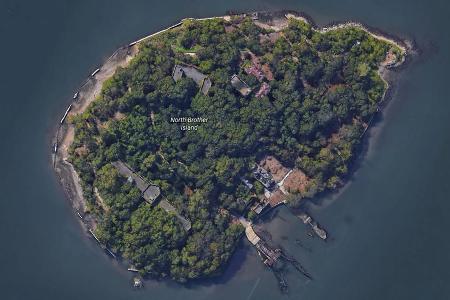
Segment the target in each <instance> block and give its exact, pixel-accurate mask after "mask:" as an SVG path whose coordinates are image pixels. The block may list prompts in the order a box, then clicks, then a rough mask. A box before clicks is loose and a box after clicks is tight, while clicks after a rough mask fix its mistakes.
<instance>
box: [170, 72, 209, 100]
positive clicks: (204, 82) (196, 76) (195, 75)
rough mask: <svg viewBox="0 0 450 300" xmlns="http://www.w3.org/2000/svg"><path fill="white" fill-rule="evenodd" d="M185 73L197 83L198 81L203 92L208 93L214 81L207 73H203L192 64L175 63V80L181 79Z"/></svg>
mask: <svg viewBox="0 0 450 300" xmlns="http://www.w3.org/2000/svg"><path fill="white" fill-rule="evenodd" d="M183 74H184V75H185V76H186V77H188V78H190V79H192V80H194V81H195V83H197V85H198V86H199V87H200V90H201V91H202V93H203V94H205V95H206V94H208V91H209V89H210V88H211V86H212V82H211V80H210V79H209V78H208V76H207V75H205V74H203V73H201V72H200V71H199V70H197V69H196V68H194V67H191V66H182V65H175V67H174V68H173V72H172V78H173V80H175V82H176V81H178V80H180V79H181V78H182V77H183Z"/></svg>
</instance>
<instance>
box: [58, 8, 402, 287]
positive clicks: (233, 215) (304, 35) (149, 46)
mask: <svg viewBox="0 0 450 300" xmlns="http://www.w3.org/2000/svg"><path fill="white" fill-rule="evenodd" d="M407 52H408V49H407V46H405V44H404V43H403V42H402V41H401V40H396V39H391V38H389V37H387V36H386V35H382V34H379V33H377V32H376V31H373V30H369V29H367V27H365V26H363V25H361V24H357V23H351V22H350V23H343V24H335V25H332V26H328V27H325V28H318V27H317V26H315V25H314V23H313V22H312V21H311V20H310V19H309V18H307V17H306V16H304V15H303V14H299V13H295V12H278V13H273V12H270V13H252V14H236V15H230V16H225V17H215V18H206V19H184V20H182V21H181V22H180V23H178V24H175V25H174V26H171V27H170V28H168V29H165V30H162V31H161V32H158V33H156V34H152V35H150V36H148V37H145V38H143V39H141V40H138V41H136V42H132V43H130V44H129V45H126V46H124V47H121V48H120V49H119V50H118V51H116V52H115V53H114V54H113V55H112V56H111V57H110V58H109V59H108V60H107V61H106V62H105V64H104V65H102V66H101V67H99V68H98V69H96V70H95V71H94V72H93V73H92V74H91V75H90V76H89V78H88V80H87V81H86V82H85V83H84V84H83V86H82V87H81V88H80V90H79V91H77V92H76V93H75V95H74V96H73V98H74V99H73V103H72V104H71V105H70V106H69V107H68V108H67V110H66V111H65V114H64V116H63V118H62V119H61V121H60V126H59V128H58V133H57V136H56V138H55V143H54V152H55V157H54V164H55V170H56V171H57V173H58V175H59V176H60V178H61V182H62V184H63V186H64V187H65V188H66V191H67V193H68V195H69V197H70V198H71V200H72V203H73V204H74V207H75V209H76V212H77V214H78V216H79V217H80V219H82V221H83V223H84V224H85V225H86V226H87V228H88V229H89V232H90V233H91V234H92V236H93V237H94V238H95V239H96V240H97V241H98V242H99V243H100V244H101V245H102V246H103V247H104V248H105V249H106V250H107V251H108V253H110V255H112V256H113V257H120V258H121V259H123V260H125V261H126V262H127V263H129V264H130V265H131V267H130V270H132V271H136V272H139V273H140V274H141V275H142V276H148V277H151V278H158V279H160V278H171V279H173V280H176V281H179V282H186V281H189V280H194V279H198V278H206V277H210V276H216V275H217V274H220V273H221V271H222V270H223V267H224V265H226V263H227V261H229V259H230V257H231V256H232V254H233V252H234V251H235V249H236V247H237V245H238V242H239V240H240V239H241V237H242V236H243V234H246V235H247V237H248V239H249V241H250V242H251V243H252V244H254V245H255V246H257V247H259V248H257V249H258V251H260V252H262V253H264V254H266V256H267V259H266V260H265V262H266V263H267V264H268V265H271V264H272V263H273V260H275V259H276V258H278V257H279V256H280V255H281V254H280V253H279V252H277V250H275V251H272V250H271V249H267V247H265V245H264V244H261V243H260V238H259V237H258V236H257V235H256V234H255V232H254V231H253V230H252V227H251V223H252V221H255V220H256V219H258V218H259V217H260V216H261V215H262V214H264V212H266V211H268V210H270V209H272V208H274V207H276V206H278V205H287V206H289V207H290V208H292V209H295V208H297V207H299V205H300V204H301V202H302V201H304V200H305V199H310V198H312V197H314V196H317V195H318V194H320V193H324V192H328V191H333V190H336V189H337V188H339V187H341V186H343V184H344V183H345V182H346V179H348V176H349V175H350V174H351V172H352V170H353V166H354V162H355V160H356V159H357V158H358V155H359V154H360V153H361V148H362V147H361V145H362V141H363V138H364V135H365V132H366V130H367V129H368V128H369V127H370V124H371V122H372V120H373V118H374V116H375V115H376V114H377V112H378V111H380V109H381V104H382V102H383V100H384V99H385V95H386V91H387V90H388V88H389V84H388V81H387V80H386V77H385V74H386V73H387V72H388V70H389V69H391V68H394V67H397V66H399V65H400V64H402V63H403V62H404V61H405V57H406V56H407ZM299 217H300V218H301V220H303V222H304V223H309V224H310V225H311V226H312V227H313V228H314V229H315V231H316V232H317V233H318V235H319V236H321V237H322V238H326V233H325V232H324V231H323V230H322V229H320V228H319V227H318V226H317V224H315V223H314V222H312V221H311V219H310V217H309V216H307V215H304V214H303V215H301V216H299ZM258 245H259V246H258Z"/></svg>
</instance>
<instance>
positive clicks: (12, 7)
mask: <svg viewBox="0 0 450 300" xmlns="http://www.w3.org/2000/svg"><path fill="white" fill-rule="evenodd" d="M93 2H94V1H87V0H86V1H76V2H73V1H58V2H54V1H52V2H50V1H47V0H43V1H40V2H39V4H38V3H36V1H30V0H23V1H12V0H0V33H2V36H3V39H4V43H5V44H4V47H2V48H1V50H0V52H1V54H2V57H3V58H4V62H3V64H2V66H3V70H2V72H1V73H0V77H1V78H0V88H1V89H0V90H1V91H2V93H1V96H0V112H1V113H2V118H0V131H1V135H0V136H1V146H2V147H1V148H0V160H1V166H2V168H1V169H2V175H1V180H0V188H1V191H2V193H1V196H0V225H1V226H0V236H1V238H2V241H1V243H0V265H1V266H2V268H1V270H2V271H1V273H0V298H2V299H8V300H9V299H50V300H51V299H110V300H115V299H155V300H159V299H161V300H162V299H184V300H190V299H286V298H287V299H448V295H449V294H450V284H449V281H450V255H449V254H448V253H450V241H449V239H447V238H446V236H447V229H448V228H449V227H450V218H448V216H447V214H448V212H449V211H450V201H449V199H448V195H449V193H450V184H449V183H448V178H449V176H450V134H449V132H450V121H449V119H448V116H449V111H450V102H449V101H448V99H449V97H448V84H447V83H448V82H449V80H448V75H447V74H448V70H449V69H450V59H449V57H448V53H450V38H449V36H448V27H449V26H448V24H447V16H448V13H449V12H450V4H448V3H446V2H444V1H427V2H425V1H419V0H412V1H406V0H402V1H385V0H378V1H369V0H364V1H358V2H357V3H354V2H355V1H350V0H344V1H339V2H336V1H324V0H315V1H312V0H311V1H287V0H282V1H245V2H244V1H226V2H225V1H200V0H192V1H180V0H177V1H164V2H161V1H143V0H140V1H134V2H132V3H129V2H124V1H115V0H114V1H95V3H93ZM279 9H293V10H297V11H304V12H306V13H307V14H309V15H311V17H312V18H313V19H314V20H315V21H316V23H318V25H325V24H327V23H329V22H331V21H344V20H356V21H360V22H363V23H366V24H368V25H370V26H373V27H375V28H379V29H381V30H383V31H386V32H389V33H392V34H395V35H399V36H400V37H406V38H413V39H415V40H416V42H417V44H418V46H419V48H420V49H421V50H422V52H423V53H422V55H421V56H419V57H418V58H417V59H416V60H415V61H414V62H413V63H412V64H411V65H409V66H408V67H407V68H406V69H405V70H403V71H402V73H401V76H400V77H399V79H398V82H396V84H395V90H394V94H393V99H392V100H391V102H390V103H389V104H388V105H387V107H386V109H385V110H384V111H383V115H382V118H381V121H380V122H378V123H377V124H376V125H375V128H373V129H372V130H371V131H370V132H369V134H370V135H371V136H372V138H371V139H370V141H369V146H368V151H367V153H366V155H365V157H364V159H363V160H362V162H361V165H360V167H359V168H358V170H357V171H356V173H355V174H354V176H353V177H352V178H351V182H350V183H349V185H348V186H346V188H345V189H343V190H342V191H341V192H340V193H338V194H337V195H329V196H327V197H325V198H324V199H317V201H316V202H317V203H319V204H320V205H319V204H314V203H310V204H308V205H307V208H308V210H309V212H310V213H311V214H312V215H313V217H314V218H315V219H317V220H318V221H319V222H320V223H321V224H322V225H323V226H324V227H325V228H326V229H327V230H328V231H329V233H330V236H331V239H330V240H329V241H327V242H326V243H324V242H322V241H320V240H319V239H318V238H314V239H311V238H310V237H309V236H308V235H307V228H306V227H305V226H304V225H303V224H302V223H301V222H300V220H298V219H296V218H295V217H294V216H292V215H291V214H290V213H289V212H288V210H287V209H285V208H280V209H278V210H277V211H275V212H273V213H271V214H268V215H267V216H266V217H265V224H264V225H263V227H264V229H265V230H266V231H268V232H269V233H270V235H271V236H272V238H273V241H274V242H276V243H278V244H281V245H282V246H283V247H284V249H286V250H287V251H288V252H289V254H291V255H294V256H295V257H296V258H297V259H298V260H299V261H300V262H301V263H302V265H304V266H305V268H306V269H307V270H308V271H309V272H310V273H311V274H312V276H313V278H314V280H312V281H309V280H307V279H306V278H304V277H302V276H301V275H300V274H298V273H296V271H294V270H290V272H289V274H288V276H287V279H288V283H289V293H288V294H287V295H283V294H281V293H280V291H279V289H278V284H277V282H276V280H275V277H274V276H273V274H272V273H271V272H270V271H269V270H267V269H266V268H264V266H263V265H262V263H261V261H260V259H259V257H258V256H257V254H256V252H255V250H254V249H253V248H251V247H250V246H249V245H248V243H247V242H246V241H244V240H243V241H242V242H241V247H239V250H238V251H237V252H236V253H235V255H234V256H233V259H232V260H231V262H230V264H229V265H228V266H227V267H226V269H225V274H224V275H223V276H221V277H219V278H216V279H211V280H207V281H202V282H195V283H192V284H189V285H188V286H182V285H178V284H175V283H173V282H157V281H146V282H145V288H144V289H143V290H139V291H136V290H133V289H131V288H130V286H131V277H132V275H131V274H130V273H129V272H127V271H126V270H124V269H123V268H121V267H120V266H118V264H117V263H115V262H114V261H112V260H111V259H110V258H109V257H108V256H107V255H105V254H104V253H103V252H102V251H101V250H100V249H99V248H98V247H97V245H96V244H95V242H94V241H93V240H91V239H89V238H86V235H85V233H84V232H83V231H82V230H81V226H79V224H78V220H77V217H76V215H75V214H74V212H73V211H72V209H71V207H70V205H69V203H68V201H67V200H66V199H65V196H64V193H63V191H62V189H61V188H60V186H59V184H58V182H57V180H56V178H55V176H54V174H53V171H52V169H51V164H50V150H51V143H50V140H51V135H52V134H53V130H54V126H55V124H57V123H58V122H59V119H60V118H61V115H62V114H63V113H64V111H65V108H66V106H67V104H68V103H69V102H70V101H71V97H72V95H73V93H74V91H75V90H76V88H77V87H78V86H79V84H80V83H82V82H83V81H84V79H85V78H86V77H87V76H88V74H89V73H90V72H92V71H93V70H94V69H95V68H96V67H97V66H98V65H100V64H101V63H102V61H103V60H104V59H106V58H107V57H108V56H109V55H111V54H112V53H113V52H114V51H115V50H116V49H117V48H118V47H119V46H121V45H123V44H126V43H128V42H130V41H132V40H135V39H136V38H139V37H141V36H144V35H146V34H148V33H152V32H156V31H158V30H160V29H162V28H165V27H167V26H168V25H171V24H173V23H176V22H178V21H179V20H180V19H181V18H185V17H208V16H215V15H223V14H225V12H226V11H227V10H279ZM299 241H300V242H299ZM300 243H301V244H302V245H303V247H301V246H300V245H299V244H300ZM308 249H310V250H308Z"/></svg>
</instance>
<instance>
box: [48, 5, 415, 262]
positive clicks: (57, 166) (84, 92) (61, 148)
mask: <svg viewBox="0 0 450 300" xmlns="http://www.w3.org/2000/svg"><path fill="white" fill-rule="evenodd" d="M238 15H241V14H238ZM246 15H249V16H252V17H253V18H258V19H259V20H260V21H259V22H261V23H262V24H266V25H267V26H272V25H271V24H272V23H276V24H277V26H280V27H279V28H280V30H281V29H282V28H283V26H286V25H287V22H288V18H290V17H293V18H299V19H302V20H304V21H306V22H307V23H309V24H311V25H312V27H313V29H314V30H317V31H320V32H327V31H330V30H336V29H339V28H345V27H358V28H360V29H362V30H364V31H366V32H368V33H369V34H371V35H372V36H374V37H375V38H377V39H382V40H385V41H388V42H390V43H393V44H395V45H396V46H398V47H399V48H400V49H402V51H404V54H405V55H404V56H403V58H404V59H403V60H402V61H401V62H398V63H397V64H395V65H392V66H389V67H381V68H380V74H381V76H382V78H383V80H384V81H385V82H386V83H387V89H386V92H385V95H384V97H383V99H382V100H381V101H380V104H381V102H384V101H385V99H386V98H387V97H388V95H389V91H390V85H389V83H390V82H391V78H390V76H389V72H390V71H389V70H390V69H391V68H397V67H398V66H400V65H404V63H405V61H407V60H408V57H409V54H410V53H411V52H412V51H413V49H414V46H413V43H411V42H409V41H405V40H402V39H400V38H397V37H394V36H392V35H388V34H385V33H383V32H381V31H379V30H376V29H373V28H371V27H368V26H365V25H364V24H361V23H358V22H344V23H331V24H330V25H328V26H325V27H323V28H319V27H317V25H316V24H315V23H314V22H313V20H312V19H311V18H310V17H309V16H308V15H306V14H304V13H298V12H294V11H280V12H258V13H247V14H246ZM231 17H232V16H221V17H212V18H203V19H195V20H206V19H216V18H223V19H230V18H231ZM184 20H187V19H183V20H182V21H181V22H179V23H177V24H175V25H173V26H170V27H169V28H167V29H164V30H161V31H159V32H157V33H154V34H151V35H148V36H146V37H144V38H142V39H139V40H137V41H135V42H132V43H130V44H128V45H126V46H123V47H120V48H119V49H118V50H117V51H115V52H114V53H113V55H111V56H110V57H109V58H108V59H107V60H106V61H105V62H104V64H103V65H102V66H101V67H99V68H98V69H96V70H95V71H94V72H93V73H92V74H91V75H90V76H89V77H88V79H86V81H85V82H84V83H83V84H82V85H81V87H80V88H79V89H78V90H77V91H76V93H75V95H74V99H73V102H72V103H71V104H70V106H69V107H68V108H67V110H65V111H66V114H65V115H64V117H63V119H61V122H60V124H58V127H57V130H56V133H55V136H54V138H53V139H52V144H53V145H54V146H53V149H54V152H53V153H52V157H53V166H54V170H55V173H56V174H57V176H58V178H59V181H60V183H61V185H62V187H63V188H64V191H65V193H66V195H67V197H68V199H69V201H70V202H71V205H72V207H73V209H74V212H75V213H76V214H77V215H78V217H79V218H80V222H81V224H82V225H83V227H84V229H85V230H86V233H87V234H88V235H89V234H91V235H92V236H93V237H94V238H95V239H96V237H95V235H94V234H93V231H92V230H94V229H95V227H96V220H95V217H94V216H92V215H91V214H90V213H89V211H88V208H87V205H86V201H85V199H84V196H83V189H82V186H81V184H80V179H79V176H78V174H77V173H76V171H75V169H74V167H73V166H72V164H71V163H70V162H69V161H68V156H69V155H68V150H69V147H70V145H71V144H72V142H73V139H74V131H75V128H74V126H73V125H72V124H71V123H70V122H68V121H67V118H66V116H67V117H68V118H70V117H71V116H74V115H77V114H81V113H83V112H84V111H85V110H86V109H87V107H88V106H89V104H90V103H92V102H93V101H94V100H95V99H96V97H97V96H98V95H99V94H100V92H101V88H102V85H103V83H104V82H105V80H107V79H108V78H110V77H111V76H113V75H114V73H115V71H116V69H117V68H118V67H125V66H127V65H128V63H129V62H130V61H131V60H132V59H133V58H134V57H135V56H136V54H137V53H138V52H139V44H140V43H142V42H144V41H145V40H147V39H149V38H152V37H154V36H155V35H158V34H160V33H163V32H165V31H167V30H171V29H173V28H176V27H178V26H180V25H182V24H183V22H184ZM191 20H192V19H191ZM369 125H370V124H369ZM97 241H98V240H97ZM98 242H99V241H98ZM113 257H115V256H114V255H113Z"/></svg>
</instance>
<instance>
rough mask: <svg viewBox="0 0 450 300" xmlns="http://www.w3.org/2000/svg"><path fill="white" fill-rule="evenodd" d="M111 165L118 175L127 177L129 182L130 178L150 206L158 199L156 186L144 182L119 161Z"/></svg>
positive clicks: (158, 193) (158, 191)
mask: <svg viewBox="0 0 450 300" xmlns="http://www.w3.org/2000/svg"><path fill="white" fill-rule="evenodd" d="M111 164H112V165H113V166H114V167H115V168H116V169H117V171H119V174H120V175H122V176H124V177H127V178H128V180H129V181H131V180H130V178H131V179H132V181H133V182H134V183H135V184H136V187H137V188H138V189H139V190H140V191H141V192H142V197H143V198H144V199H145V200H146V201H147V202H149V203H150V204H152V203H153V202H154V201H155V200H156V199H157V198H158V196H159V195H160V193H161V192H160V189H159V187H158V186H156V185H151V184H149V183H148V182H146V181H145V180H144V179H143V178H142V177H141V176H139V174H137V173H136V172H134V170H133V169H131V168H130V167H129V166H128V165H127V164H125V163H124V162H122V161H120V160H119V161H115V162H112V163H111Z"/></svg>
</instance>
